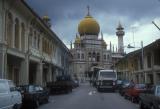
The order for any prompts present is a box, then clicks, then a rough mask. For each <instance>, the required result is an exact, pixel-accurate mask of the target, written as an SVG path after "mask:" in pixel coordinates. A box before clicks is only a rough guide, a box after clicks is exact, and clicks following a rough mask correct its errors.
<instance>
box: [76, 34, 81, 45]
mask: <svg viewBox="0 0 160 109" xmlns="http://www.w3.org/2000/svg"><path fill="white" fill-rule="evenodd" d="M75 43H78V44H79V43H81V39H80V37H79V36H76V39H75Z"/></svg>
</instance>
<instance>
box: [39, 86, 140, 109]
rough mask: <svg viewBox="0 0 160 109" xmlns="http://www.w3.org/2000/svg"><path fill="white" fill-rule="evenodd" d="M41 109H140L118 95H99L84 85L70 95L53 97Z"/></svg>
mask: <svg viewBox="0 0 160 109" xmlns="http://www.w3.org/2000/svg"><path fill="white" fill-rule="evenodd" d="M39 109H138V105H137V104H133V103H131V102H130V101H128V100H125V99H124V98H123V97H121V96H120V95H119V94H118V93H99V92H97V91H96V89H95V88H93V87H91V86H89V85H88V84H83V85H81V86H80V87H78V88H76V89H74V90H73V92H72V93H70V94H64V95H56V96H51V97H50V100H49V103H48V104H44V105H41V106H40V107H39Z"/></svg>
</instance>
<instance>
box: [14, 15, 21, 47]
mask: <svg viewBox="0 0 160 109" xmlns="http://www.w3.org/2000/svg"><path fill="white" fill-rule="evenodd" d="M14 41H15V43H14V46H15V48H19V42H20V41H19V20H18V18H16V19H15V40H14Z"/></svg>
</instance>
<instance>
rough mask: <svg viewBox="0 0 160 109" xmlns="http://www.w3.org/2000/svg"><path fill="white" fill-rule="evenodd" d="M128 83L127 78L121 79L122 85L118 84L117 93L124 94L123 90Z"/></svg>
mask: <svg viewBox="0 0 160 109" xmlns="http://www.w3.org/2000/svg"><path fill="white" fill-rule="evenodd" d="M129 85H130V82H129V81H128V80H122V85H120V86H119V94H120V95H121V96H123V95H124V93H125V91H126V90H127V88H128V87H129Z"/></svg>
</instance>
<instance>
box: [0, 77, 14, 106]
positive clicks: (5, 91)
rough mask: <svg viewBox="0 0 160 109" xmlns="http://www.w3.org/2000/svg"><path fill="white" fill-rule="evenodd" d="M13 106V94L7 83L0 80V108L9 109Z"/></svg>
mask: <svg viewBox="0 0 160 109" xmlns="http://www.w3.org/2000/svg"><path fill="white" fill-rule="evenodd" d="M11 105H12V103H11V94H10V91H9V87H8V84H7V81H4V80H0V108H4V109H5V108H8V107H10V106H11Z"/></svg>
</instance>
